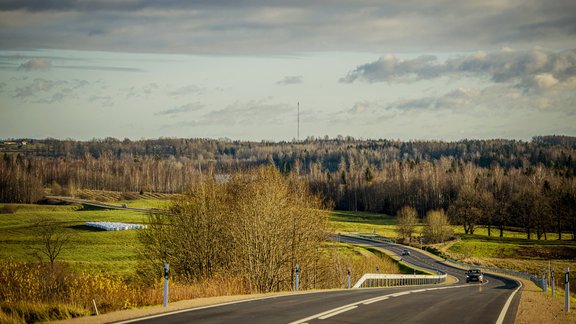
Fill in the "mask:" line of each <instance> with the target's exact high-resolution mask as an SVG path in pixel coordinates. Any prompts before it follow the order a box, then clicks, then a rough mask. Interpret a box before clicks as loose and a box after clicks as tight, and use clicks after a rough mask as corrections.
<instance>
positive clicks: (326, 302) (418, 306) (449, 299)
mask: <svg viewBox="0 0 576 324" xmlns="http://www.w3.org/2000/svg"><path fill="white" fill-rule="evenodd" d="M340 240H341V241H343V242H347V243H353V244H362V245H371V246H374V247H381V248H386V249H387V250H389V251H391V252H393V253H397V254H400V253H401V251H402V250H403V249H404V247H402V246H396V245H391V244H387V243H376V242H373V241H367V240H363V239H357V238H352V237H345V236H341V237H340ZM403 258H404V259H405V261H407V262H410V263H413V264H416V265H419V266H422V267H428V268H434V269H437V270H438V271H441V272H446V273H448V274H449V275H452V276H455V277H456V278H458V279H459V281H458V282H457V283H455V284H451V285H424V286H410V287H394V288H370V289H367V288H363V289H350V290H334V291H327V292H314V293H306V294H297V295H284V296H277V297H272V298H264V299H256V300H250V301H243V302H237V303H229V304H226V305H216V306H209V307H203V308H195V309H190V310H183V311H178V312H174V313H170V314H167V315H164V314H163V315H156V316H152V317H147V318H141V319H136V320H131V321H124V322H120V323H172V324H175V323H292V324H299V323H513V322H514V318H515V314H516V310H517V306H518V300H519V294H518V293H516V292H517V290H518V289H519V288H520V287H519V284H518V283H517V282H516V281H514V280H511V279H506V278H502V277H498V276H494V275H486V278H487V281H486V282H485V283H483V284H478V283H474V284H466V283H465V282H464V270H460V269H456V268H453V267H450V266H447V265H445V264H443V263H442V262H440V261H437V260H436V259H434V258H431V257H429V256H428V255H426V254H424V253H421V252H418V251H415V250H411V255H410V256H403Z"/></svg>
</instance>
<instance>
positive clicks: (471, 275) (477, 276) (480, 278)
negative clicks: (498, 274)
mask: <svg viewBox="0 0 576 324" xmlns="http://www.w3.org/2000/svg"><path fill="white" fill-rule="evenodd" d="M472 281H477V282H479V283H483V282H484V274H483V273H482V270H480V269H470V270H468V271H466V283H469V282H472Z"/></svg>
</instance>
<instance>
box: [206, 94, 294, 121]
mask: <svg viewBox="0 0 576 324" xmlns="http://www.w3.org/2000/svg"><path fill="white" fill-rule="evenodd" d="M289 110H290V107H289V106H288V105H286V104H276V103H269V102H267V101H266V100H260V101H250V102H248V103H241V102H236V103H234V104H231V105H229V106H227V107H226V108H224V109H220V110H216V111H211V112H209V113H207V114H205V115H204V116H202V117H201V118H200V119H199V120H198V124H199V125H214V124H217V125H259V124H279V123H282V122H283V121H282V116H283V115H285V114H287V113H288V111H289Z"/></svg>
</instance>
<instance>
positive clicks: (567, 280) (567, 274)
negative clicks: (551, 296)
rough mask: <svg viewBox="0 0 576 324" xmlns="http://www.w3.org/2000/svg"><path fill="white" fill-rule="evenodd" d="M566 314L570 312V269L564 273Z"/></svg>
mask: <svg viewBox="0 0 576 324" xmlns="http://www.w3.org/2000/svg"><path fill="white" fill-rule="evenodd" d="M564 312H566V313H568V312H570V268H569V267H566V272H565V273H564Z"/></svg>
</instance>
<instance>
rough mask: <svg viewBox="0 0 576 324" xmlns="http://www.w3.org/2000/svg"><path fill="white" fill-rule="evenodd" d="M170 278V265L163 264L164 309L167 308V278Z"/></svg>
mask: <svg viewBox="0 0 576 324" xmlns="http://www.w3.org/2000/svg"><path fill="white" fill-rule="evenodd" d="M169 276H170V264H168V263H164V304H163V305H164V307H168V277H169Z"/></svg>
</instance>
